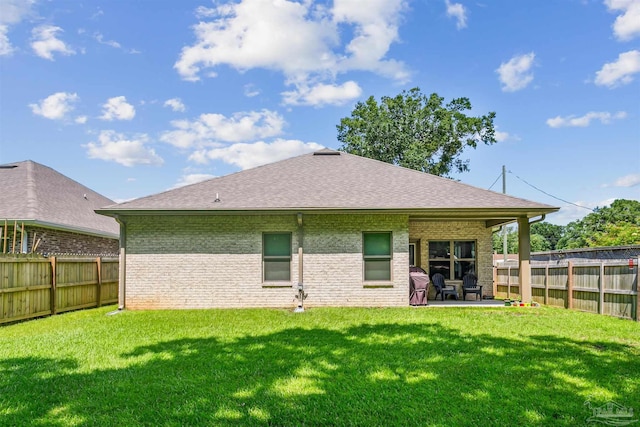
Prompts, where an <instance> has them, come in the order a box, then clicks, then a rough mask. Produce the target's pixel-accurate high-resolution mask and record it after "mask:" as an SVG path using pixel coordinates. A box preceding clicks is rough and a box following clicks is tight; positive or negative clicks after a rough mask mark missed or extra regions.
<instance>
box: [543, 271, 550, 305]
mask: <svg viewBox="0 0 640 427" xmlns="http://www.w3.org/2000/svg"><path fill="white" fill-rule="evenodd" d="M544 305H549V266H548V265H546V266H545V267H544Z"/></svg>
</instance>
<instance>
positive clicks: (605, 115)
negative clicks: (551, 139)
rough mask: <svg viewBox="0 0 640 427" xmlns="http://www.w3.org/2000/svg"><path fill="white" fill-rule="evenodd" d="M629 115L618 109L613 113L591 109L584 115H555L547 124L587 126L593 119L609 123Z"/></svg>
mask: <svg viewBox="0 0 640 427" xmlns="http://www.w3.org/2000/svg"><path fill="white" fill-rule="evenodd" d="M626 117H627V113H626V112H624V111H618V112H617V113H615V114H611V113H609V112H607V111H590V112H588V113H587V114H585V115H584V116H580V117H576V116H567V117H561V116H557V117H553V118H551V119H547V125H548V126H549V127H552V128H559V127H586V126H589V125H590V124H591V121H592V120H600V123H602V124H605V125H608V124H609V123H611V120H613V119H624V118H626Z"/></svg>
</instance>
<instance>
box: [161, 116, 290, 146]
mask: <svg viewBox="0 0 640 427" xmlns="http://www.w3.org/2000/svg"><path fill="white" fill-rule="evenodd" d="M171 124H172V125H173V126H174V127H175V128H177V129H176V130H172V131H168V132H165V133H164V134H163V135H162V136H161V138H160V139H161V140H162V141H164V142H167V143H169V144H171V145H174V146H176V147H179V148H192V147H195V148H202V147H207V146H208V147H211V146H220V145H221V143H224V142H231V143H233V142H246V141H251V140H255V139H258V138H269V137H274V136H278V135H281V134H282V129H283V127H284V125H285V121H284V119H283V118H282V116H281V115H280V114H278V113H277V112H275V111H270V110H262V111H249V112H240V113H235V114H233V115H232V116H231V117H226V116H224V115H222V114H201V115H200V116H199V117H198V118H197V119H195V120H193V121H189V120H174V121H172V122H171Z"/></svg>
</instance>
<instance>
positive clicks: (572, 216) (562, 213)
mask: <svg viewBox="0 0 640 427" xmlns="http://www.w3.org/2000/svg"><path fill="white" fill-rule="evenodd" d="M612 201H613V200H607V201H606V202H604V204H605V205H609V204H611V202H612ZM573 203H575V204H576V205H578V206H575V205H570V204H567V205H565V206H561V207H560V210H559V211H558V212H556V213H554V214H553V215H550V216H549V217H548V218H547V220H548V221H549V222H551V223H552V224H557V225H567V224H569V223H570V222H572V221H577V220H579V219H582V218H584V217H585V215H588V214H589V213H590V212H589V209H594V208H596V207H598V206H603V204H602V203H591V202H587V201H584V200H578V201H576V202H573ZM581 206H582V207H581ZM585 208H587V209H585Z"/></svg>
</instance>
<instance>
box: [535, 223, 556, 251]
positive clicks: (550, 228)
mask: <svg viewBox="0 0 640 427" xmlns="http://www.w3.org/2000/svg"><path fill="white" fill-rule="evenodd" d="M563 234H564V227H563V226H561V225H555V224H551V223H549V222H536V223H535V224H533V225H531V235H532V236H534V235H540V236H541V237H544V239H545V240H546V242H547V243H546V245H547V246H548V248H547V249H540V250H541V251H553V250H555V249H556V245H557V244H558V240H560V239H561V238H562V236H563ZM532 239H533V237H532ZM532 245H533V243H532ZM532 250H533V249H532Z"/></svg>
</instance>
